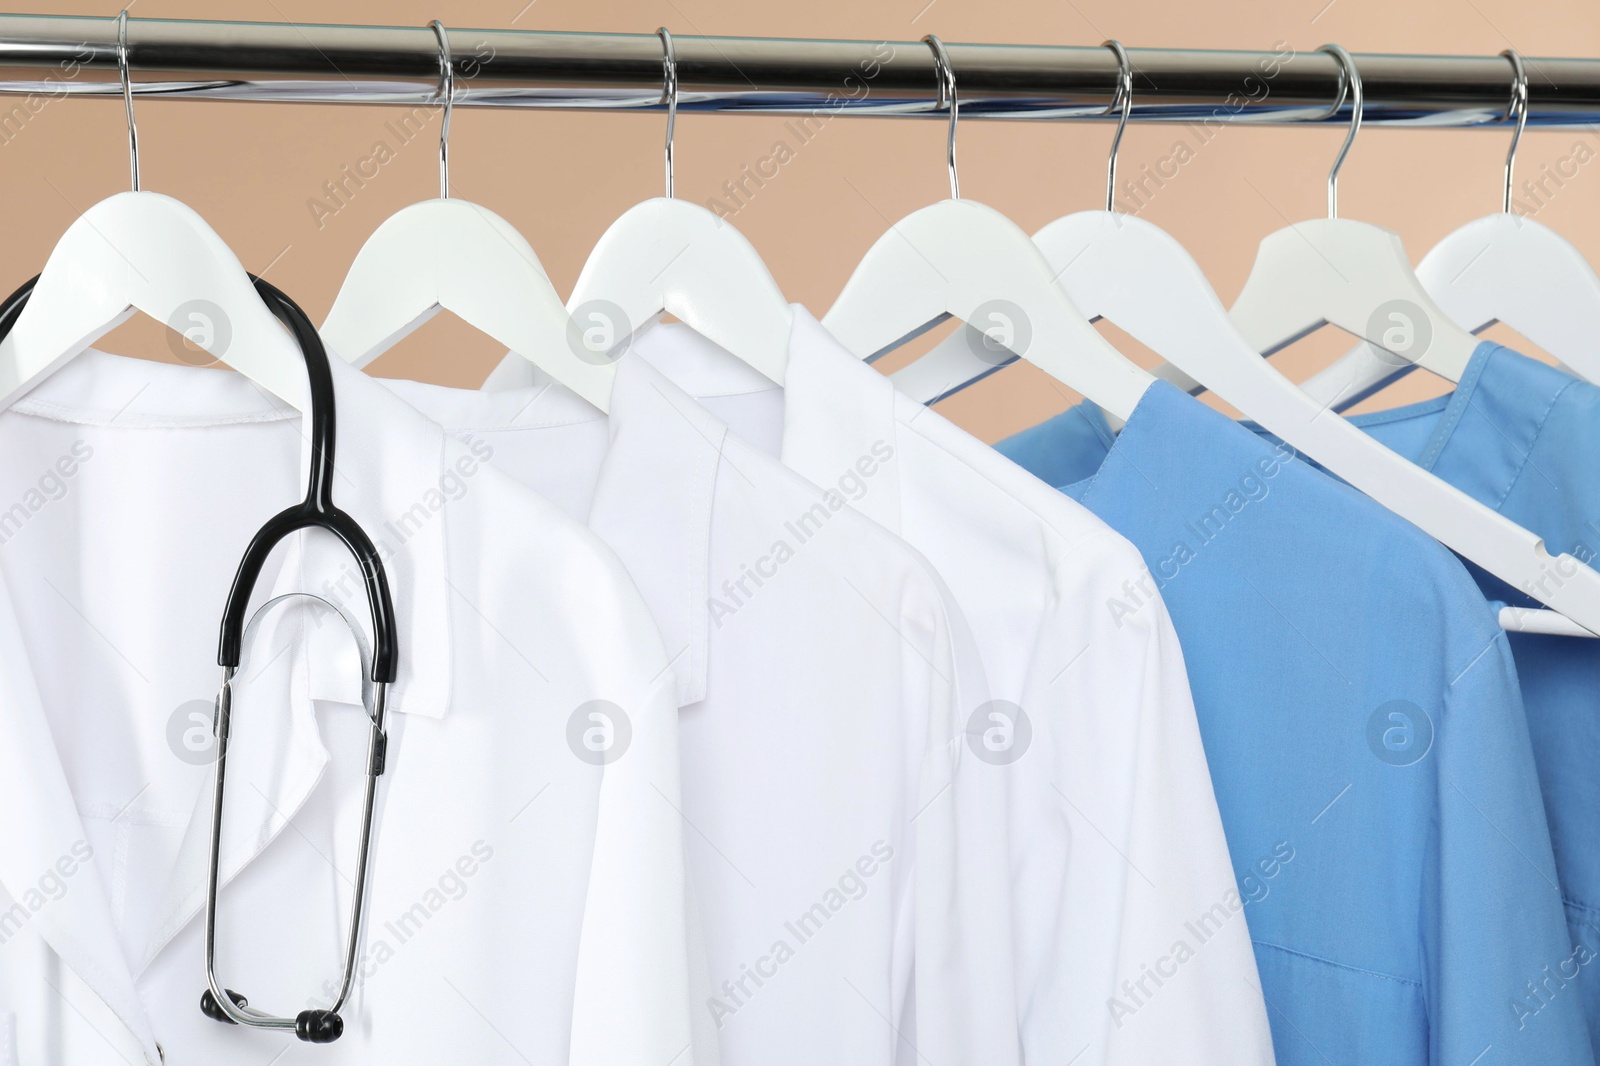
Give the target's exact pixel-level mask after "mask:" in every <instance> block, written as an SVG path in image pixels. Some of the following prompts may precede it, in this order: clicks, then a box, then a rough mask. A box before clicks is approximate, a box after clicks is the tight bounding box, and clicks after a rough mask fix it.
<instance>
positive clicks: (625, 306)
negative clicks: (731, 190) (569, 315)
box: [567, 197, 794, 385]
mask: <svg viewBox="0 0 1600 1066" xmlns="http://www.w3.org/2000/svg"><path fill="white" fill-rule="evenodd" d="M597 302H605V303H610V304H615V305H616V306H617V307H620V308H621V309H622V314H623V316H624V318H625V322H626V324H627V326H628V328H629V329H630V330H637V329H639V328H640V327H642V326H643V325H644V324H645V323H646V322H648V321H650V320H652V319H654V318H656V317H657V316H658V315H660V314H662V313H666V314H670V315H673V316H675V317H676V318H678V319H680V320H682V321H683V322H684V323H685V324H687V325H688V326H689V327H690V328H692V329H693V330H694V331H695V332H697V333H699V334H700V335H701V336H703V337H705V338H706V339H708V340H710V341H712V342H713V343H715V344H716V345H718V346H719V347H721V348H724V349H726V350H727V351H729V352H731V353H733V354H734V355H736V356H738V357H739V358H740V359H743V360H744V361H745V362H747V363H749V364H750V365H751V366H753V367H754V368H755V369H756V370H758V371H759V372H760V373H761V374H762V375H763V376H765V377H767V378H768V379H770V380H771V381H773V382H775V383H777V384H780V385H781V384H783V380H784V373H785V371H786V370H787V368H788V364H789V337H790V332H791V327H792V326H793V322H794V309H793V308H792V307H791V306H790V304H789V301H788V299H787V298H785V297H784V295H783V291H782V290H781V289H779V287H778V283H777V282H776V281H774V280H773V277H772V272H771V271H770V270H769V269H768V268H767V265H766V264H765V263H764V262H762V259H761V256H760V255H759V254H758V253H757V252H756V250H755V247H754V246H753V245H751V243H750V242H749V240H747V239H746V238H745V236H744V234H742V233H740V232H739V231H738V230H737V229H735V228H734V226H733V225H732V224H731V223H730V222H728V221H727V220H725V219H723V218H720V217H719V216H717V215H716V214H715V213H713V212H711V211H708V210H707V209H706V208H704V207H701V206H700V205H699V204H695V203H691V202H689V201H687V200H679V199H676V198H669V197H657V198H655V199H651V200H646V201H644V202H643V203H640V204H636V205H635V206H633V207H631V208H629V209H628V210H627V211H625V212H623V214H622V215H621V216H620V217H619V218H618V219H617V220H616V221H615V222H613V223H612V224H611V225H610V226H609V227H608V228H607V229H606V231H605V233H604V234H602V235H601V237H600V240H599V241H597V242H596V243H595V246H594V249H593V251H591V252H590V253H589V258H588V260H587V261H586V262H585V263H584V265H583V270H582V272H581V273H580V274H579V275H578V283H577V284H576V285H575V286H574V287H573V290H572V295H571V297H570V298H569V299H568V301H567V307H568V309H569V310H570V311H572V312H574V313H576V312H577V311H578V310H579V309H580V308H582V307H584V306H585V305H587V304H593V303H597Z"/></svg>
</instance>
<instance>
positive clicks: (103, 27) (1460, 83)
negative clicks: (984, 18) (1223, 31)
mask: <svg viewBox="0 0 1600 1066" xmlns="http://www.w3.org/2000/svg"><path fill="white" fill-rule="evenodd" d="M449 42H450V52H451V55H452V56H453V57H454V62H455V68H456V96H455V106H456V107H531V108H566V109H592V110H654V109H658V108H660V107H661V106H663V105H662V104H661V42H660V39H659V38H658V37H657V36H656V35H655V34H653V33H638V34H609V33H546V32H540V31H530V30H470V29H456V28H451V29H450V31H449ZM674 43H675V45H676V49H677V59H678V80H679V95H678V107H679V109H680V110H683V111H724V112H727V111H732V112H750V113H767V114H770V113H800V114H816V115H833V114H855V115H911V116H922V117H937V118H940V119H941V120H942V119H943V114H942V112H940V111H939V110H938V107H937V104H938V96H939V94H938V81H937V77H936V74H935V70H934V63H933V56H932V54H931V53H930V52H929V50H928V48H927V47H926V46H925V45H923V44H921V43H920V42H915V41H820V40H779V39H770V38H751V37H688V36H675V37H674ZM117 45H118V42H117V20H116V19H115V18H89V17H80V16H56V15H0V95H10V96H12V97H19V96H20V97H22V98H23V99H22V100H20V101H19V100H16V99H12V100H0V126H3V125H4V124H5V122H7V121H10V119H9V118H8V117H7V116H8V115H11V116H13V117H14V113H15V109H16V108H17V107H28V106H33V105H32V104H30V103H29V102H28V98H29V97H30V96H31V97H34V98H38V97H44V96H64V95H85V96H103V97H106V98H115V97H117V96H119V95H120V94H121V91H122V90H121V86H120V82H119V77H118V68H117V53H118V47H117ZM127 47H128V60H129V64H130V67H131V71H132V74H133V76H134V80H135V85H134V91H135V92H137V93H138V94H140V95H144V96H168V97H176V98H181V99H198V100H265V101H288V102H295V103H359V104H392V105H409V106H426V105H431V104H433V103H435V102H436V100H437V95H438V86H439V40H438V38H437V37H436V36H435V34H434V31H433V30H432V29H430V28H429V27H427V26H415V27H404V26H331V25H294V24H289V23H264V22H206V21H182V20H174V19H129V20H128V27H127ZM946 48H947V49H948V52H949V56H950V63H951V66H952V68H953V69H954V70H955V72H956V74H957V76H958V77H959V78H960V82H961V117H962V118H964V119H972V118H1085V119H1104V118H1105V117H1106V113H1107V109H1108V107H1109V105H1110V104H1111V102H1112V99H1113V97H1114V96H1115V94H1116V86H1117V81H1118V74H1119V71H1118V66H1117V58H1116V57H1115V56H1113V55H1112V54H1111V52H1110V51H1109V50H1107V49H1105V48H1101V47H1099V46H1098V45H1095V46H1092V47H1090V46H1084V47H1058V46H1048V45H999V44H957V43H949V44H947V45H946ZM1128 55H1129V58H1130V59H1131V61H1132V65H1133V72H1134V81H1135V87H1136V89H1137V92H1136V94H1135V103H1134V105H1133V111H1132V115H1131V116H1130V117H1131V118H1132V119H1133V120H1134V121H1152V120H1154V121H1176V122H1205V123H1208V124H1212V123H1227V122H1260V123H1291V122H1294V123H1299V122H1326V123H1331V124H1343V123H1345V122H1347V121H1348V119H1349V116H1348V114H1347V113H1340V112H1336V111H1330V102H1331V101H1333V100H1334V99H1336V98H1337V96H1338V93H1339V67H1338V63H1337V61H1336V60H1335V59H1334V58H1333V56H1331V55H1328V54H1325V53H1321V52H1317V51H1314V50H1313V49H1312V48H1309V47H1307V48H1298V49H1296V48H1291V47H1289V46H1288V45H1277V46H1273V47H1268V48H1264V49H1261V50H1258V51H1198V50H1188V49H1152V48H1131V49H1129V50H1128ZM1355 59H1356V64H1357V67H1358V69H1359V70H1360V72H1361V79H1362V82H1363V84H1364V86H1365V88H1366V111H1365V115H1364V117H1363V120H1364V121H1365V122H1368V123H1379V124H1391V125H1421V126H1477V125H1491V124H1503V123H1505V122H1506V121H1507V120H1508V119H1509V118H1510V117H1511V114H1512V108H1511V106H1510V102H1511V99H1512V95H1513V92H1512V90H1513V85H1512V82H1513V77H1512V73H1513V72H1512V70H1511V68H1510V66H1509V64H1508V63H1507V62H1506V60H1505V59H1504V58H1502V57H1500V56H1489V55H1485V56H1400V55H1358V56H1356V57H1355ZM1523 64H1524V66H1525V67H1526V70H1527V76H1528V87H1529V103H1528V113H1527V124H1528V125H1529V126H1544V127H1588V126H1591V125H1593V124H1594V123H1596V122H1600V60H1597V59H1536V58H1531V57H1524V59H1523Z"/></svg>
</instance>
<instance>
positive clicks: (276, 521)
mask: <svg viewBox="0 0 1600 1066" xmlns="http://www.w3.org/2000/svg"><path fill="white" fill-rule="evenodd" d="M38 280H39V279H38V278H37V277H34V278H32V279H31V280H29V281H27V282H26V283H24V284H23V285H22V287H21V288H19V289H18V290H17V291H16V292H14V293H12V294H11V295H10V296H9V297H7V298H6V300H5V303H4V304H0V339H3V338H4V337H5V336H6V335H7V334H9V333H10V332H11V328H12V326H13V325H15V323H16V320H17V316H18V315H20V314H21V313H22V309H23V308H24V307H25V306H27V303H28V297H29V296H30V295H31V294H32V292H33V287H34V284H35V283H36V282H37V281H38ZM250 280H251V281H253V282H254V283H255V287H256V292H257V293H259V294H260V296H261V299H262V302H264V303H265V304H266V305H267V308H268V309H269V310H270V311H271V312H272V313H273V314H274V315H275V316H277V318H278V320H279V321H280V322H282V323H283V324H284V325H285V326H287V327H288V328H289V332H290V333H292V334H293V335H294V338H295V341H296V343H297V344H298V345H299V347H300V351H301V353H302V354H303V355H304V356H305V361H306V375H307V377H308V378H309V380H310V386H311V387H310V406H311V474H310V478H309V480H308V482H307V486H306V496H305V499H303V500H301V501H300V502H299V503H297V504H295V505H294V506H292V507H289V508H287V509H285V510H283V511H280V512H279V513H278V514H276V515H274V516H273V517H272V518H271V519H269V520H268V521H267V524H266V525H264V526H262V527H261V529H260V531H259V532H257V533H256V535H255V537H254V538H252V539H251V541H250V545H249V547H248V548H246V549H245V553H244V558H243V559H241V560H240V561H239V569H238V572H237V573H235V575H234V578H233V587H232V588H231V589H230V590H229V592H228V600H227V604H226V606H225V607H224V609H223V613H222V634H221V637H220V640H219V642H218V649H217V663H218V664H219V665H220V666H221V667H222V688H221V690H220V691H219V692H218V693H217V701H216V707H215V719H214V723H213V729H214V731H215V733H216V737H217V764H216V778H215V787H214V791H213V795H212V806H211V864H210V872H209V874H208V877H207V881H206V937H205V955H206V983H207V984H208V985H209V987H208V988H207V989H206V991H205V993H204V994H203V995H202V996H201V997H200V1009H201V1010H202V1011H204V1012H205V1014H206V1015H207V1016H208V1017H211V1018H215V1019H216V1020H217V1021H220V1022H227V1023H229V1024H237V1025H248V1026H252V1027H254V1028H257V1029H285V1030H293V1031H294V1034H295V1035H296V1036H298V1037H299V1038H300V1039H301V1040H306V1041H309V1042H311V1043H314V1044H325V1043H329V1042H331V1041H334V1040H337V1039H339V1037H340V1035H341V1034H343V1032H344V1019H343V1018H341V1017H340V1016H339V1010H340V1008H341V1007H343V1006H344V1002H345V999H346V998H347V997H348V996H349V994H350V988H351V984H352V981H353V978H354V976H355V963H356V951H357V948H358V947H359V945H360V942H361V921H362V903H363V900H364V898H365V896H366V884H367V866H368V864H367V857H368V853H369V851H370V848H371V844H372V822H373V808H374V806H375V802H376V797H377V788H378V777H379V776H380V775H381V774H382V773H383V769H384V755H385V748H386V736H385V734H384V731H383V715H384V704H385V699H386V696H387V693H388V686H389V683H390V682H392V681H393V680H394V679H395V671H396V663H397V659H398V655H397V652H396V648H395V645H396V641H395V622H394V604H393V602H392V600H391V597H390V595H389V582H388V578H387V577H386V576H385V574H384V569H383V561H382V560H381V559H380V558H379V556H378V550H377V548H375V547H374V546H373V543H372V541H371V539H370V538H368V536H367V535H366V533H365V532H363V531H362V529H361V526H360V525H359V524H357V523H356V521H355V519H353V518H351V517H350V516H349V515H348V514H346V513H345V512H344V511H341V510H340V509H339V508H338V507H337V506H336V505H335V504H334V502H333V498H332V487H333V457H334V428H335V424H334V396H333V375H332V372H331V371H330V370H329V369H328V353H327V350H326V349H325V348H324V347H323V345H322V340H321V338H320V337H318V336H317V331H316V329H315V328H314V327H313V326H312V325H311V320H310V319H309V318H307V317H306V314H305V312H304V311H302V310H301V309H300V307H299V306H298V305H297V304H295V302H294V301H293V300H291V299H289V297H287V296H285V295H284V294H283V293H282V292H280V291H279V290H278V289H277V288H275V287H274V286H273V285H271V284H269V283H268V282H265V281H263V280H261V279H260V278H258V277H255V276H253V275H252V276H251V279H250ZM302 529H325V530H327V531H328V532H330V533H332V534H333V535H334V536H336V537H338V538H339V540H340V541H341V542H342V543H343V544H344V546H345V547H346V548H347V549H349V551H350V554H351V555H353V556H355V560H356V562H357V563H358V564H359V565H360V567H361V580H362V583H363V585H365V587H366V592H367V606H368V608H369V610H370V612H371V615H372V632H373V637H374V643H375V647H374V648H373V654H372V671H371V676H372V682H373V695H372V705H371V706H370V707H369V708H368V711H367V713H368V716H369V717H370V719H371V722H372V733H371V738H370V740H369V741H368V745H367V787H366V805H365V808H364V809H363V811H362V816H361V849H360V852H359V853H358V855H357V858H356V878H355V898H354V900H353V902H352V903H351V907H350V937H349V940H348V941H347V943H346V946H345V963H344V977H343V980H342V981H341V982H340V986H339V995H338V998H337V999H336V1000H335V1001H334V1004H333V1006H332V1007H331V1008H329V1009H327V1010H303V1011H301V1012H300V1013H299V1014H298V1015H296V1016H294V1017H292V1018H288V1017H279V1016H277V1015H273V1014H268V1013H266V1012H264V1011H260V1010H257V1009H255V1008H254V1007H251V1006H250V1005H249V1002H248V1001H247V1000H246V999H245V997H244V996H242V995H240V994H239V993H237V992H234V991H232V990H231V989H224V988H223V987H222V983H221V982H220V981H219V980H218V979H217V974H216V967H215V961H214V956H215V949H216V928H217V880H218V866H219V860H218V856H219V854H220V848H221V843H222V796H223V787H224V784H225V781H226V773H227V763H228V724H229V716H230V713H231V710H232V702H233V700H232V693H233V677H234V673H235V671H237V670H238V668H239V660H240V655H241V649H242V646H243V643H244V629H245V610H246V608H247V607H248V606H249V603H250V595H251V592H252V591H253V590H254V588H255V584H256V579H257V578H258V577H260V575H261V569H262V567H263V566H264V565H265V564H266V561H267V557H268V556H269V555H270V554H271V553H272V549H273V548H274V547H276V546H277V544H278V542H279V541H281V540H283V539H284V538H285V537H287V536H289V535H290V534H292V533H296V532H298V531H300V530H302ZM224 993H226V995H224Z"/></svg>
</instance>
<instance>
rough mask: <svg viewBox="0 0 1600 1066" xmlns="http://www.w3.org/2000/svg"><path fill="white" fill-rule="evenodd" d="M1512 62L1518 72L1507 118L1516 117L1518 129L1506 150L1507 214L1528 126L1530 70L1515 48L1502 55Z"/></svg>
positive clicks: (1502, 205) (1513, 67) (1503, 203)
mask: <svg viewBox="0 0 1600 1066" xmlns="http://www.w3.org/2000/svg"><path fill="white" fill-rule="evenodd" d="M1500 54H1501V55H1503V56H1505V57H1506V58H1507V59H1509V60H1511V69H1512V70H1513V71H1515V72H1516V82H1515V84H1513V85H1512V86H1511V106H1510V107H1509V108H1507V109H1506V118H1508V119H1509V118H1511V117H1513V116H1515V117H1516V120H1517V128H1516V130H1515V132H1513V133H1512V134H1511V147H1510V148H1508V149H1506V192H1505V199H1504V200H1503V201H1502V202H1501V205H1500V209H1501V210H1502V211H1504V212H1505V213H1506V214H1508V215H1509V214H1511V175H1512V173H1513V171H1514V170H1515V168H1516V165H1517V142H1518V141H1520V140H1522V130H1523V127H1525V126H1527V124H1528V68H1527V67H1525V66H1523V65H1522V57H1521V56H1519V55H1518V54H1517V50H1516V49H1515V48H1507V49H1506V50H1505V51H1504V52H1501V53H1500Z"/></svg>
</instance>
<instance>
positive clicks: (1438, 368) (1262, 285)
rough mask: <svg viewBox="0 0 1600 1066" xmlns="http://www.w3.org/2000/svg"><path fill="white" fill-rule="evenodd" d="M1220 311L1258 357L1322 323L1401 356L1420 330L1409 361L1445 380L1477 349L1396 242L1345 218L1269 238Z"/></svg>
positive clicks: (1319, 221) (1453, 377) (1295, 226)
mask: <svg viewBox="0 0 1600 1066" xmlns="http://www.w3.org/2000/svg"><path fill="white" fill-rule="evenodd" d="M1229 313H1230V314H1231V315H1232V316H1233V320H1234V322H1236V323H1237V324H1238V326H1239V330H1240V332H1241V333H1243V334H1244V336H1245V337H1246V338H1247V339H1248V340H1249V341H1250V343H1251V344H1252V345H1253V346H1255V347H1256V348H1257V350H1259V351H1260V352H1261V353H1262V354H1263V355H1271V354H1272V353H1273V352H1276V351H1278V350H1279V349H1281V348H1284V347H1286V346H1288V345H1289V344H1292V343H1293V342H1294V341H1296V340H1298V339H1300V338H1301V337H1303V336H1305V335H1306V334H1308V333H1310V332H1312V331H1313V330H1315V329H1317V328H1318V327H1319V326H1321V325H1323V324H1324V323H1327V324H1331V325H1335V326H1338V327H1339V328H1340V329H1342V330H1344V331H1345V332H1347V333H1351V334H1353V335H1355V336H1357V337H1360V338H1361V339H1363V340H1365V341H1367V342H1369V343H1371V344H1375V345H1378V346H1380V347H1386V349H1387V350H1389V351H1393V352H1395V354H1396V356H1397V357H1404V356H1407V355H1408V354H1409V352H1408V350H1407V349H1406V348H1405V347H1404V345H1412V344H1415V338H1416V337H1417V335H1418V333H1419V332H1420V331H1421V330H1422V329H1426V330H1428V334H1429V336H1428V341H1427V344H1426V347H1425V349H1424V350H1423V351H1422V353H1421V355H1420V356H1418V357H1416V358H1415V359H1413V360H1412V361H1413V362H1414V363H1415V364H1416V365H1417V366H1420V367H1423V368H1424V369H1426V370H1430V371H1432V372H1434V373H1436V374H1438V375H1440V376H1441V377H1444V378H1447V379H1449V380H1451V381H1459V380H1460V378H1461V374H1462V372H1463V371H1465V369H1466V365H1467V361H1468V360H1469V359H1471V358H1472V352H1473V349H1475V348H1476V347H1477V345H1478V341H1477V338H1475V337H1473V336H1472V334H1470V333H1468V332H1467V331H1466V330H1464V329H1462V328H1461V327H1460V326H1457V325H1456V324H1455V323H1454V322H1453V321H1451V319H1450V318H1449V316H1447V315H1446V314H1445V313H1444V312H1443V311H1442V310H1440V308H1439V306H1438V305H1437V304H1436V303H1435V302H1434V300H1433V297H1431V296H1429V295H1428V293H1427V291H1426V290H1425V289H1424V288H1423V286H1422V284H1421V282H1420V281H1419V280H1418V279H1417V276H1416V273H1415V272H1414V271H1413V270H1412V268H1411V263H1410V260H1409V259H1407V257H1406V252H1405V246H1404V245H1403V244H1402V243H1401V241H1400V237H1399V235H1398V234H1395V233H1393V232H1391V231H1389V230H1386V229H1383V228H1382V227H1379V226H1374V225H1371V224H1369V223H1366V222H1357V221H1355V220H1354V219H1346V218H1314V219H1309V220H1307V221H1305V222H1296V223H1294V224H1293V225H1290V226H1286V227H1284V228H1283V229H1280V230H1278V231H1276V232H1274V233H1270V234H1268V235H1267V236H1266V237H1265V238H1264V239H1263V240H1262V242H1261V247H1260V249H1259V251H1258V252H1257V254H1256V261H1255V265H1254V267H1253V268H1252V269H1251V271H1250V276H1249V278H1248V279H1246V281H1245V284H1244V288H1243V289H1242V290H1241V291H1240V293H1239V297H1238V299H1236V300H1235V301H1234V303H1233V306H1232V308H1230V310H1229Z"/></svg>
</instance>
